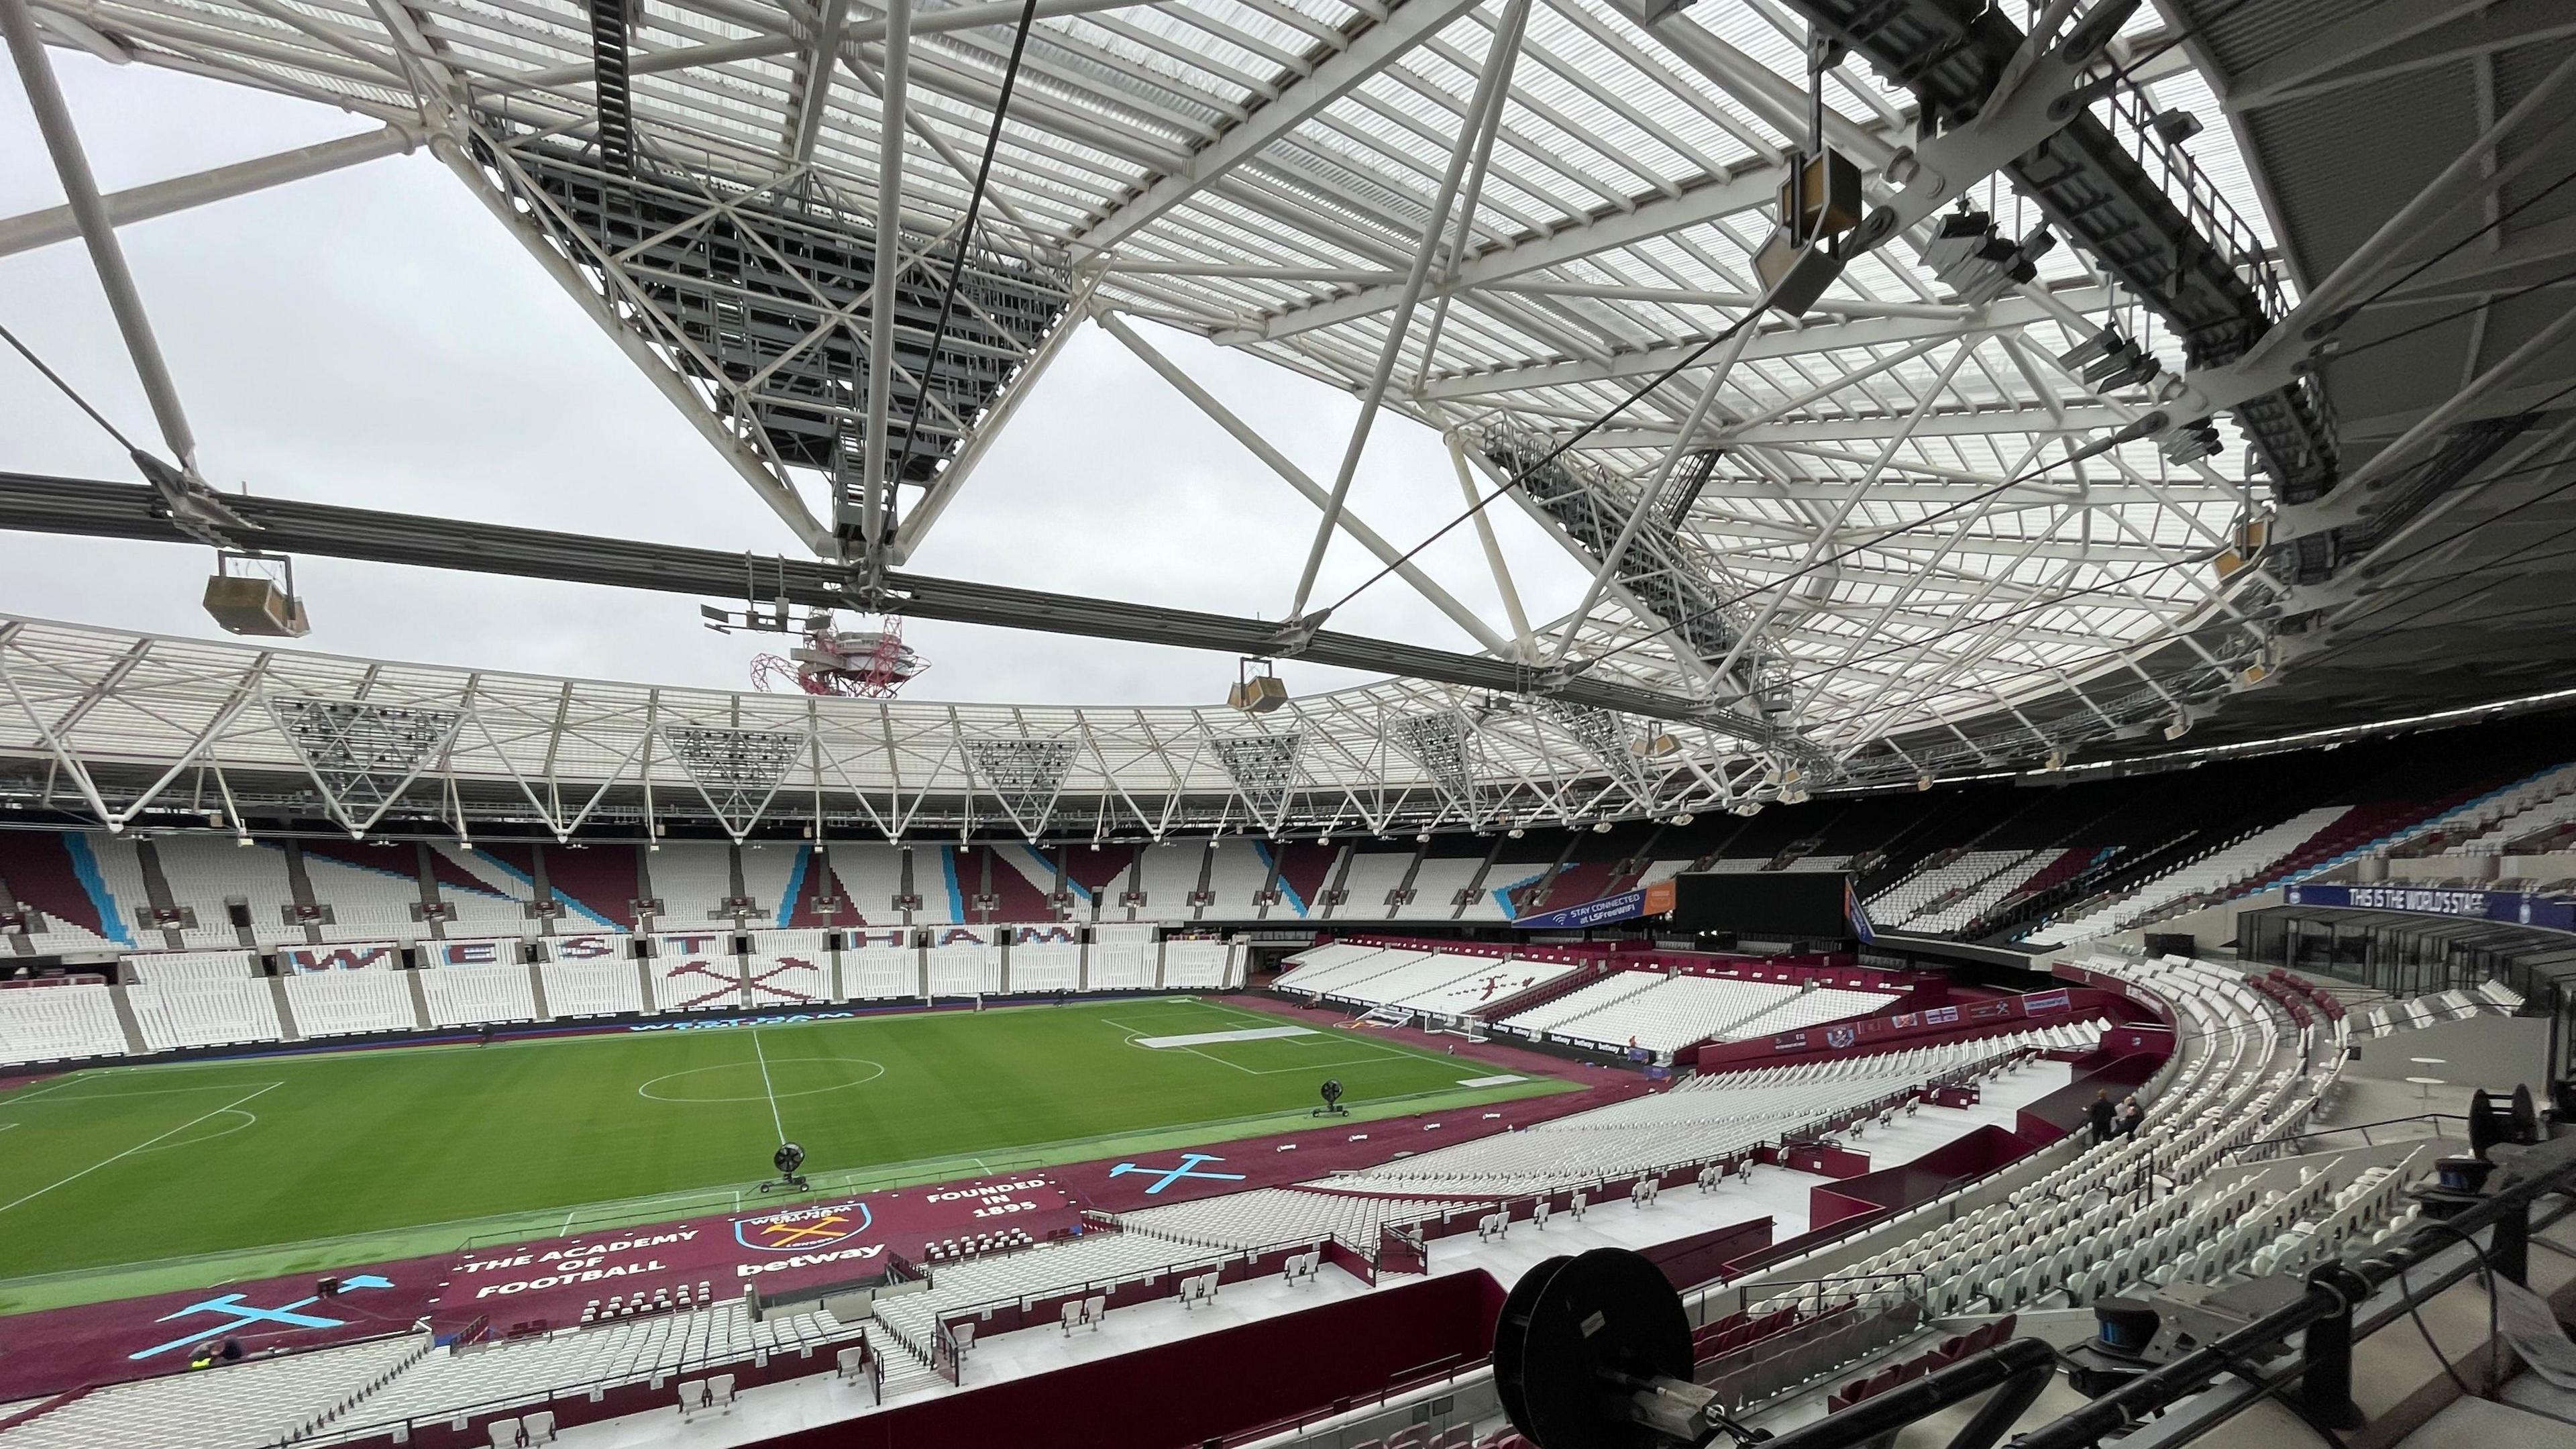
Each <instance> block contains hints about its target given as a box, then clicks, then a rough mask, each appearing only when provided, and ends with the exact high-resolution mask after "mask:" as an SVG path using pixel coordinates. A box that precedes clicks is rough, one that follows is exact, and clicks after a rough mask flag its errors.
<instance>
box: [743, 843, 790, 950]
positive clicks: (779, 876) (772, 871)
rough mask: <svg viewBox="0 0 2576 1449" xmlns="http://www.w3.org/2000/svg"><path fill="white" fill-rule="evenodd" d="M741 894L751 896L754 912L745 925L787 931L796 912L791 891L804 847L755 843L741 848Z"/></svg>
mask: <svg viewBox="0 0 2576 1449" xmlns="http://www.w3.org/2000/svg"><path fill="white" fill-rule="evenodd" d="M741 856H742V891H743V894H744V895H747V896H749V897H751V904H752V911H751V914H750V916H749V917H748V918H747V919H746V920H745V922H744V924H745V925H748V926H751V927H753V928H755V929H756V928H759V927H762V926H769V927H773V928H784V927H785V926H786V924H787V917H788V916H789V915H791V914H793V913H794V911H795V907H796V901H795V898H794V897H793V896H792V895H791V894H790V891H791V890H792V889H793V888H794V887H795V885H796V877H797V866H798V864H799V863H800V862H802V861H803V860H804V858H805V851H804V848H803V847H802V846H796V845H788V844H783V843H779V842H759V841H755V842H752V843H750V844H747V845H745V846H743V847H742V850H741Z"/></svg>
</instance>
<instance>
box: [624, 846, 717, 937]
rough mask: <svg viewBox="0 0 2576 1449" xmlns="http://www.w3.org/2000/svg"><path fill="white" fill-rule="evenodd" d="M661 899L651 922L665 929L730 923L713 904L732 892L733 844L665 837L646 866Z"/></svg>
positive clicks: (657, 896)
mask: <svg viewBox="0 0 2576 1449" xmlns="http://www.w3.org/2000/svg"><path fill="white" fill-rule="evenodd" d="M645 868H646V869H647V870H649V871H650V872H651V873H652V876H653V894H654V896H655V897H656V898H658V899H659V900H660V901H661V902H662V914H661V915H659V916H657V917H655V918H654V924H655V925H657V926H659V927H661V928H662V929H663V930H666V931H696V930H702V929H705V928H707V927H708V926H710V925H712V924H716V923H719V922H721V923H730V922H731V921H732V920H733V917H732V916H730V915H726V916H718V915H717V914H716V907H717V906H719V905H721V904H722V903H723V901H724V899H725V898H726V897H727V896H730V895H732V894H733V854H732V847H731V846H727V845H722V844H718V843H716V842H713V841H705V840H667V841H664V842H663V843H662V848H661V849H660V850H657V851H654V852H653V855H652V860H651V863H650V864H649V865H647V866H646V867H645Z"/></svg>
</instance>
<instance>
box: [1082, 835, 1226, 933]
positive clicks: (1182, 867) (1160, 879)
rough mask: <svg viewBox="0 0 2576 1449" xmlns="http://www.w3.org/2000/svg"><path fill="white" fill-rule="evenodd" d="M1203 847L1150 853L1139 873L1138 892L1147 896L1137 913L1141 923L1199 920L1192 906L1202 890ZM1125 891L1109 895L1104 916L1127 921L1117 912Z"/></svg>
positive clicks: (1175, 847)
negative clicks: (1194, 894) (1194, 895)
mask: <svg viewBox="0 0 2576 1449" xmlns="http://www.w3.org/2000/svg"><path fill="white" fill-rule="evenodd" d="M1207 855H1208V852H1207V847H1206V846H1204V845H1165V846H1157V847H1155V848H1153V849H1150V850H1147V851H1146V852H1145V854H1144V857H1143V868H1142V869H1141V870H1139V871H1138V873H1137V879H1138V881H1139V882H1140V884H1139V885H1138V887H1137V888H1138V889H1139V890H1142V891H1143V892H1144V893H1145V904H1144V905H1142V906H1140V907H1138V908H1137V910H1136V919H1137V920H1140V921H1188V920H1195V919H1196V918H1197V916H1198V907H1196V906H1193V905H1191V904H1190V893H1191V892H1192V891H1195V890H1197V889H1198V888H1199V867H1200V866H1201V865H1202V864H1203V863H1205V862H1206V860H1207ZM1124 889H1125V888H1124V887H1123V886H1122V887H1120V888H1119V889H1118V890H1113V891H1111V892H1110V893H1109V896H1108V899H1107V900H1106V901H1105V902H1104V903H1103V904H1104V906H1105V907H1107V909H1104V910H1103V912H1102V914H1103V915H1104V916H1112V915H1114V916H1115V918H1116V919H1119V920H1124V919H1126V913H1125V912H1123V911H1118V910H1116V909H1115V908H1116V905H1117V901H1118V896H1119V894H1120V893H1121V892H1122V891H1123V890H1124Z"/></svg>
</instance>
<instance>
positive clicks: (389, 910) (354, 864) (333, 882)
mask: <svg viewBox="0 0 2576 1449" xmlns="http://www.w3.org/2000/svg"><path fill="white" fill-rule="evenodd" d="M331 851H332V853H331V854H328V855H326V854H324V853H323V852H322V850H321V848H320V847H318V846H308V847H307V848H306V849H305V851H304V876H305V879H306V880H308V881H310V882H312V885H313V899H314V900H315V902H317V903H318V904H321V905H325V906H328V907H330V908H331V920H330V922H329V923H328V924H326V925H324V926H323V927H322V928H321V930H322V939H323V940H325V941H383V940H395V941H417V940H419V939H421V938H422V937H424V936H427V935H428V934H429V927H428V925H427V924H426V923H424V922H423V921H421V920H420V919H419V913H420V908H421V896H420V870H419V866H420V862H419V857H418V855H417V854H416V853H415V852H414V851H413V850H412V849H411V848H410V847H409V846H408V845H401V846H397V845H393V844H391V843H386V844H384V845H382V846H376V845H357V844H334V845H333V846H332V847H331Z"/></svg>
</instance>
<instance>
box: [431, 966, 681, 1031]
mask: <svg viewBox="0 0 2576 1449" xmlns="http://www.w3.org/2000/svg"><path fill="white" fill-rule="evenodd" d="M626 975H627V988H628V990H629V992H630V993H631V992H632V991H633V989H634V976H635V973H634V972H633V971H631V970H630V971H628V972H627V973H626ZM420 994H421V999H422V1000H424V1001H426V1002H428V1003H429V1024H430V1025H432V1026H483V1025H486V1024H487V1023H491V1022H498V1021H534V1020H536V1019H537V997H536V991H535V989H534V988H533V987H531V986H530V985H529V984H528V968H527V967H525V966H440V967H437V968H435V969H433V970H428V971H423V972H421V973H420Z"/></svg>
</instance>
